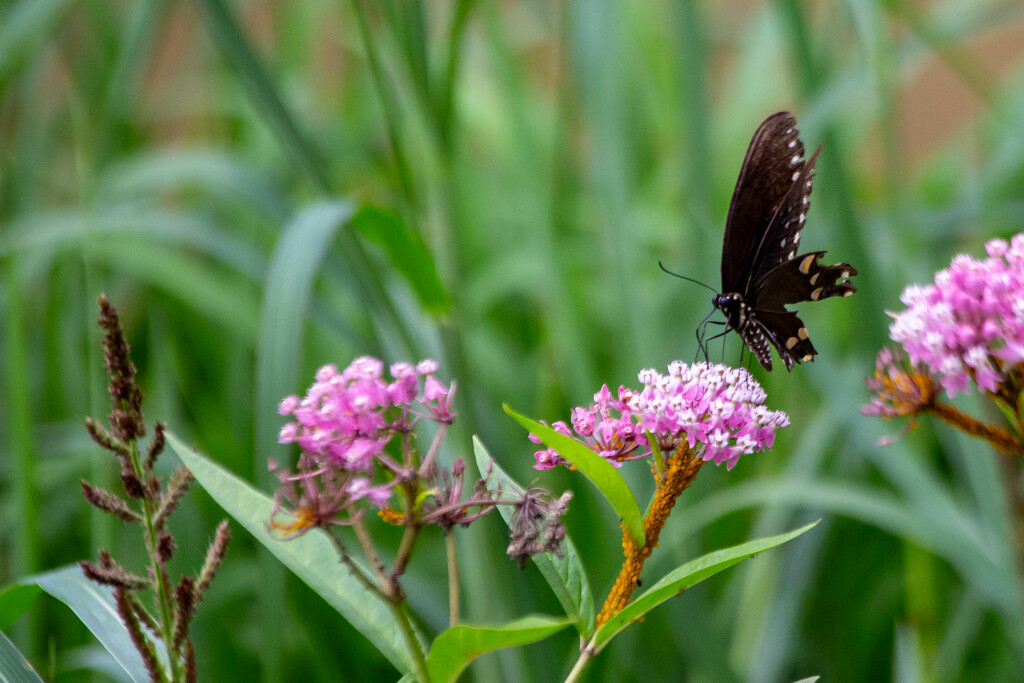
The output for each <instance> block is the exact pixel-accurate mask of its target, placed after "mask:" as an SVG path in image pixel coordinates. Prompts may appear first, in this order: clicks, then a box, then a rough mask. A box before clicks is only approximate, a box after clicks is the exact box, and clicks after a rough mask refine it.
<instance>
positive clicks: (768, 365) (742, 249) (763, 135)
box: [712, 111, 857, 371]
mask: <svg viewBox="0 0 1024 683" xmlns="http://www.w3.org/2000/svg"><path fill="white" fill-rule="evenodd" d="M820 152H821V145H818V149H816V150H815V151H814V154H812V155H811V158H810V159H808V160H807V161H804V144H803V142H801V141H800V132H799V131H798V130H797V129H796V118H794V117H793V115H792V114H790V113H789V112H785V111H783V112H779V113H778V114H773V115H772V116H769V117H768V118H767V119H765V121H764V123H762V124H761V126H760V127H759V128H758V129H757V132H756V133H754V138H753V139H752V140H751V141H750V147H749V148H748V149H747V156H746V158H745V159H744V160H743V168H742V169H740V177H739V179H738V180H737V181H736V189H735V191H734V192H733V195H732V204H730V206H729V217H728V219H727V220H726V223H725V243H724V245H723V247H722V292H721V293H720V294H716V295H715V297H714V298H713V299H712V303H714V305H715V307H716V308H717V309H718V310H720V311H722V313H724V314H725V318H726V325H727V326H728V328H727V330H726V331H728V330H729V329H732V330H736V332H738V333H739V335H740V337H742V338H743V343H744V344H746V345H747V348H749V349H750V350H751V351H752V352H753V354H754V355H755V356H756V357H757V360H758V361H759V362H760V363H761V365H763V366H764V369H765V370H769V371H770V370H771V369H772V356H771V351H770V350H769V348H768V343H769V342H771V344H772V345H773V346H774V347H775V349H776V350H777V351H778V352H779V356H780V357H781V358H782V360H783V362H784V363H785V364H786V369H787V370H791V369H792V368H793V364H794V363H800V362H803V361H813V360H814V356H815V355H816V354H817V353H818V352H817V351H816V350H815V349H814V345H813V344H811V340H810V339H809V338H808V336H807V328H805V327H804V324H803V322H802V321H801V320H800V318H798V317H797V315H796V313H795V312H793V311H789V310H786V304H796V303H800V302H802V301H819V300H821V299H827V298H828V297H830V296H850V295H851V294H853V293H854V292H855V291H857V290H856V289H855V288H854V286H853V285H852V284H850V282H849V281H848V280H847V279H846V278H848V277H850V276H851V275H856V274H857V270H856V269H855V268H853V267H852V266H851V265H850V264H848V263H840V264H839V265H835V266H825V265H822V264H820V263H819V262H818V259H819V258H821V256H822V255H823V254H824V253H825V252H824V251H811V252H806V253H803V254H799V255H798V254H797V248H798V246H799V244H800V231H801V230H802V229H803V227H804V221H805V220H806V218H807V209H808V208H809V207H810V195H811V184H812V180H813V176H814V164H815V162H817V160H818V154H819V153H820Z"/></svg>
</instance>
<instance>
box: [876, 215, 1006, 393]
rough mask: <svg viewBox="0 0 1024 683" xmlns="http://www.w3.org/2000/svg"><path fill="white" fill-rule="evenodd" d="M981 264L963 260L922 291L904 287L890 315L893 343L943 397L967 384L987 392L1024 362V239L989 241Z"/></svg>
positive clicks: (956, 260)
mask: <svg viewBox="0 0 1024 683" xmlns="http://www.w3.org/2000/svg"><path fill="white" fill-rule="evenodd" d="M985 250H986V251H987V252H988V256H989V257H988V258H987V259H984V260H982V261H978V260H975V259H974V258H972V257H970V256H967V255H965V254H960V255H958V256H956V257H954V258H953V260H952V262H951V263H950V267H949V268H948V269H947V270H942V271H939V272H938V273H936V274H935V282H934V283H933V284H929V285H924V286H920V285H910V286H908V287H907V288H906V289H905V290H904V291H903V295H902V296H901V297H900V300H901V301H902V302H903V303H904V304H905V305H906V306H907V309H906V310H904V311H901V312H900V313H898V314H890V315H892V316H893V318H894V320H893V322H892V325H890V327H889V334H890V336H891V337H892V339H893V340H894V341H896V342H899V343H900V344H902V345H903V348H904V349H905V350H906V352H907V356H908V358H909V361H910V364H911V365H923V366H924V367H925V368H927V370H928V371H929V372H930V373H931V374H933V375H935V376H936V377H937V378H938V381H939V382H940V383H941V385H942V386H943V387H944V388H945V389H946V393H947V394H948V395H949V396H953V395H955V394H957V393H958V392H966V391H967V388H968V386H969V384H970V382H972V381H973V382H974V383H975V384H977V386H978V388H979V389H981V390H982V391H986V392H994V391H996V390H997V389H998V387H999V385H1000V383H1002V382H1003V381H1004V380H1005V379H1006V371H1007V370H1008V369H1009V367H1011V366H1013V365H1016V364H1018V363H1020V362H1021V361H1022V360H1024V234H1020V235H1016V236H1014V237H1013V239H1012V240H1011V241H1010V243H1009V244H1007V243H1006V242H1005V241H1003V240H992V241H990V242H989V243H988V244H987V245H986V246H985Z"/></svg>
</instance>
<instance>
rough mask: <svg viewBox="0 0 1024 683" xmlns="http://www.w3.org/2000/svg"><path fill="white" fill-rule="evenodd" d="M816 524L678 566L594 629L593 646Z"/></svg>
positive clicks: (714, 553) (602, 644) (606, 641)
mask: <svg viewBox="0 0 1024 683" xmlns="http://www.w3.org/2000/svg"><path fill="white" fill-rule="evenodd" d="M818 521H820V520H818ZM818 521H814V522H811V523H810V524H808V525H806V526H803V527H800V528H799V529H794V530H793V531H790V532H788V533H785V534H779V535H777V536H769V537H768V538H759V539H757V540H754V541H748V542H746V543H743V544H741V545H737V546H733V547H731V548H723V549H722V550H716V551H714V552H711V553H708V554H707V555H704V556H702V557H699V558H697V559H696V560H691V561H690V562H687V563H686V564H684V565H682V566H681V567H677V568H676V569H674V570H672V571H670V572H669V573H668V574H666V575H665V576H664V577H663V578H662V579H661V580H660V581H658V582H657V583H656V584H654V585H653V586H651V587H650V588H648V589H647V590H646V591H644V592H643V594H641V595H640V596H639V597H637V598H635V599H634V600H633V601H632V602H630V603H629V604H628V605H626V606H625V607H624V608H623V609H622V611H620V612H619V613H618V614H616V615H615V616H613V617H612V618H611V619H609V620H608V621H607V622H606V623H605V624H603V625H602V626H601V627H600V628H599V629H598V630H597V635H596V637H595V639H594V645H595V646H596V647H597V649H598V650H600V649H602V648H603V647H604V646H605V645H607V644H608V643H609V642H610V641H611V639H612V638H614V637H615V636H616V635H617V634H618V633H619V632H620V631H622V630H623V629H625V628H626V627H627V626H629V625H630V624H631V623H633V622H634V621H636V620H637V619H639V618H641V617H642V616H643V615H645V614H647V613H648V612H650V611H651V610H652V609H654V608H655V607H657V606H658V605H660V604H661V603H663V602H665V601H666V600H669V599H670V598H673V597H675V596H676V595H679V593H681V592H682V591H683V590H685V589H687V588H689V587H690V586H693V585H694V584H696V583H700V582H701V581H703V580H704V579H706V578H708V577H710V576H714V575H715V574H717V573H718V572H721V571H723V570H725V569H728V568H729V567H732V566H733V565H736V564H739V563H740V562H743V561H744V560H748V559H750V558H751V557H753V556H754V555H757V554H758V553H763V552H764V551H765V550H769V549H771V548H774V547H775V546H778V545H782V544H783V543H786V542H788V541H790V540H792V539H794V538H796V537H797V536H799V535H801V534H803V533H804V532H806V531H808V530H810V529H811V528H812V527H814V526H815V525H817V524H818Z"/></svg>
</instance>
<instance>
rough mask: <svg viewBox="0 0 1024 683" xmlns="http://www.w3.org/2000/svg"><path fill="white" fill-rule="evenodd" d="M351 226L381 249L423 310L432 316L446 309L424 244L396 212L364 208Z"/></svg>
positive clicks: (446, 302) (441, 287) (430, 258)
mask: <svg viewBox="0 0 1024 683" xmlns="http://www.w3.org/2000/svg"><path fill="white" fill-rule="evenodd" d="M352 225H353V227H354V228H355V229H356V230H358V231H359V233H360V234H361V235H363V237H365V238H366V239H368V240H370V241H371V242H373V243H375V244H377V245H378V246H380V247H381V248H382V249H383V250H384V252H385V253H386V254H387V255H388V257H389V258H390V260H391V265H393V266H394V267H395V268H396V269H397V270H398V272H400V273H401V274H402V275H403V276H404V277H405V279H406V280H407V281H408V282H409V285H410V286H411V287H412V289H413V291H414V292H416V296H417V297H418V298H419V300H420V303H421V304H423V306H424V308H426V309H427V310H429V311H430V312H432V313H435V314H439V313H443V312H445V311H446V310H447V309H448V296H447V294H445V291H444V286H443V285H442V284H441V279H440V278H439V277H438V275H437V268H436V266H435V264H434V259H433V257H432V256H431V254H430V251H429V250H428V249H427V245H426V243H425V242H424V241H423V240H422V239H421V238H420V236H419V234H417V233H416V232H415V231H413V230H410V229H409V226H408V225H406V223H405V221H403V220H402V217H401V216H400V215H398V213H397V212H395V211H393V210H391V209H384V208H378V207H375V206H364V207H362V208H361V209H359V212H358V213H356V215H355V217H354V218H353V219H352Z"/></svg>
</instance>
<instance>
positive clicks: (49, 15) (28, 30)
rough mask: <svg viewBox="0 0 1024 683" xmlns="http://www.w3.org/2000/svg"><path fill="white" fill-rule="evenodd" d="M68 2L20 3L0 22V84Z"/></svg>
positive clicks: (29, 0)
mask: <svg viewBox="0 0 1024 683" xmlns="http://www.w3.org/2000/svg"><path fill="white" fill-rule="evenodd" d="M69 4H71V3H70V2H69V0H20V1H19V2H17V3H16V4H13V5H8V6H7V8H6V10H5V11H4V14H3V17H2V18H0V84H2V82H3V81H4V79H5V78H6V76H7V73H8V71H9V70H10V69H12V68H13V63H14V62H15V60H16V59H17V58H18V57H19V55H20V53H21V52H23V51H25V50H27V49H28V48H29V44H30V43H31V42H33V41H35V40H39V39H41V38H42V37H43V34H44V33H45V32H46V31H47V30H48V28H49V27H50V24H52V23H55V22H56V20H57V16H58V15H59V14H60V12H61V10H63V9H64V6H65V5H69Z"/></svg>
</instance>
